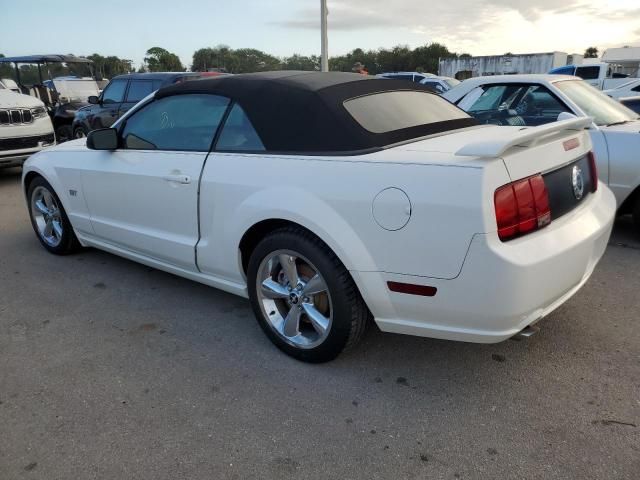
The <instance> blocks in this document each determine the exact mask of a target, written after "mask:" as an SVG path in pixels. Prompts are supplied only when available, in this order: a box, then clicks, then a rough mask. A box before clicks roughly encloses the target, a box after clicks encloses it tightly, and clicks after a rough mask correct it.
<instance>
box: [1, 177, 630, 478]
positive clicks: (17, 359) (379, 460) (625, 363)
mask: <svg viewBox="0 0 640 480" xmlns="http://www.w3.org/2000/svg"><path fill="white" fill-rule="evenodd" d="M19 175H20V172H19V170H16V169H14V170H4V171H3V170H0V252H1V254H0V479H2V480H14V479H23V478H24V479H46V480H54V479H61V480H63V479H64V480H68V479H82V480H84V479H118V480H124V479H152V480H164V479H171V480H176V479H266V478H273V479H287V478H300V479H323V480H326V479H424V478H430V479H431V478H434V479H438V478H443V479H458V478H462V479H511V478H514V479H607V480H610V479H633V480H636V479H638V478H640V328H639V325H638V323H639V322H640V294H639V292H640V241H639V238H640V237H636V236H635V234H634V233H633V231H632V229H631V225H630V223H629V222H628V221H627V220H622V221H619V222H618V224H617V225H616V229H615V232H614V235H613V237H612V240H611V244H610V246H609V248H608V250H607V252H606V254H605V257H604V258H603V260H602V262H601V263H600V265H599V266H598V268H597V269H596V271H595V273H594V275H593V277H592V278H591V280H590V281H589V282H588V283H587V285H586V286H585V287H584V288H583V289H582V290H581V291H580V292H579V293H578V294H577V295H576V296H575V297H573V298H572V299H571V300H570V301H569V302H567V303H566V304H565V305H564V306H562V307H561V308H560V309H558V310H557V311H556V312H554V313H553V314H552V315H551V316H549V317H548V318H546V319H544V320H543V321H542V322H541V324H540V327H541V331H540V333H539V334H537V335H536V336H534V337H532V338H530V339H527V340H521V341H514V340H509V341H506V342H503V343H500V344H496V345H475V344H465V343H456V342H448V341H442V340H432V339H425V338H413V337H408V336H400V335H392V334H384V333H381V332H379V331H377V330H376V329H370V330H369V332H368V333H367V335H366V337H365V339H364V341H363V342H362V343H361V344H360V345H359V347H357V348H355V349H354V350H352V351H350V352H348V353H346V354H344V355H342V356H341V357H339V358H338V359H337V360H336V361H334V362H331V363H328V364H323V365H307V364H304V363H300V362H297V361H295V360H293V359H291V358H288V357H287V356H285V355H283V354H282V353H280V352H279V351H278V350H277V349H276V348H275V347H273V346H272V345H271V343H270V342H269V341H268V339H267V338H266V337H265V336H264V334H263V333H262V331H261V330H260V328H259V327H258V325H257V323H256V321H255V319H254V318H253V315H252V313H251V310H250V307H249V303H248V301H246V300H244V299H241V298H237V297H234V296H232V295H229V294H226V293H223V292H220V291H217V290H215V289H212V288H209V287H206V286H203V285H199V284H196V283H193V282H190V281H188V280H183V279H181V278H178V277H175V276H172V275H169V274H166V273H163V272H160V271H158V270H155V269H151V268H148V267H145V266H142V265H139V264H136V263H133V262H131V261H128V260H124V259H121V258H119V257H116V256H113V255H109V254H107V253H103V252H100V251H97V250H91V249H89V250H85V251H83V252H81V253H79V254H76V255H72V256H68V257H56V256H53V255H50V254H48V253H47V252H46V251H45V250H44V249H43V248H42V247H41V246H40V244H39V243H38V241H37V240H36V237H35V236H34V233H33V231H32V229H31V226H30V224H29V221H28V216H27V211H26V207H25V204H24V200H23V196H22V193H21V192H20V186H19V178H20V177H19ZM532 287H533V288H535V286H532Z"/></svg>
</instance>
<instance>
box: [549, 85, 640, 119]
mask: <svg viewBox="0 0 640 480" xmlns="http://www.w3.org/2000/svg"><path fill="white" fill-rule="evenodd" d="M554 85H555V86H556V87H557V88H558V89H559V90H561V91H562V92H563V93H564V94H565V95H566V96H567V97H569V99H571V101H573V103H575V104H576V105H578V107H580V109H581V110H582V111H583V112H584V113H586V114H587V115H588V116H590V117H593V121H594V122H595V123H596V125H610V124H612V123H624V122H630V121H632V120H636V119H638V118H640V117H638V115H637V114H636V113H635V112H633V111H631V110H629V109H628V108H627V107H625V106H624V105H622V104H621V103H620V102H617V101H616V100H614V99H612V98H611V97H609V96H607V95H605V94H604V93H602V92H601V91H599V90H596V89H595V88H594V87H592V86H591V85H589V84H588V83H585V82H583V81H581V80H565V81H561V82H556V83H555V84H554Z"/></svg>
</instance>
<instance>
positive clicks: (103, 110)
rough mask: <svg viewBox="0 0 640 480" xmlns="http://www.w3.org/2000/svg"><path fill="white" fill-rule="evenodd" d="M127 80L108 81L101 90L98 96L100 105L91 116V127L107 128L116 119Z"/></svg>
mask: <svg viewBox="0 0 640 480" xmlns="http://www.w3.org/2000/svg"><path fill="white" fill-rule="evenodd" d="M127 83H128V80H126V79H124V78H123V79H116V80H112V81H111V82H109V85H107V88H105V89H104V92H102V96H101V97H100V105H98V107H99V108H98V109H97V111H96V113H95V115H94V117H93V120H94V124H93V125H91V127H92V128H93V129H97V128H108V127H110V126H111V125H113V124H114V123H115V121H116V120H117V119H118V112H119V110H120V105H121V104H122V100H123V99H124V93H125V91H126V89H127Z"/></svg>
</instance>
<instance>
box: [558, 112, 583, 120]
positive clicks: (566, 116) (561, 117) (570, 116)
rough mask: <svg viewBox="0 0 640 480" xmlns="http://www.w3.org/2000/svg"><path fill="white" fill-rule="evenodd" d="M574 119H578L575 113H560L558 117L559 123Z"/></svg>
mask: <svg viewBox="0 0 640 480" xmlns="http://www.w3.org/2000/svg"><path fill="white" fill-rule="evenodd" d="M574 118H578V117H576V116H575V115H574V114H573V113H569V112H560V115H558V122H561V121H563V120H573V119H574Z"/></svg>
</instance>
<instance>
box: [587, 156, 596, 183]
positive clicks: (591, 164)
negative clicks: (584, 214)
mask: <svg viewBox="0 0 640 480" xmlns="http://www.w3.org/2000/svg"><path fill="white" fill-rule="evenodd" d="M588 157H589V170H590V171H591V192H596V191H597V190H598V166H597V165H596V156H595V154H594V153H593V152H589V154H588Z"/></svg>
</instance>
